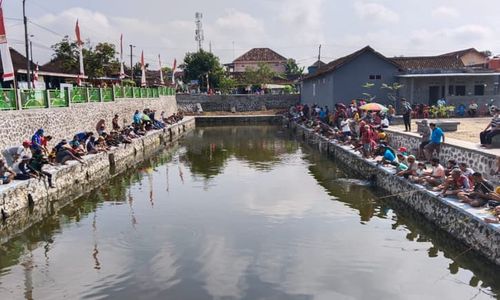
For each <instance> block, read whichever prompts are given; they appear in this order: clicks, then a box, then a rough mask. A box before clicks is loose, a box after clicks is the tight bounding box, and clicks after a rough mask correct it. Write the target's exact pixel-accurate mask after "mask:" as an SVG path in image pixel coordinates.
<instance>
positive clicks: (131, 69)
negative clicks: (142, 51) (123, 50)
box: [130, 44, 135, 81]
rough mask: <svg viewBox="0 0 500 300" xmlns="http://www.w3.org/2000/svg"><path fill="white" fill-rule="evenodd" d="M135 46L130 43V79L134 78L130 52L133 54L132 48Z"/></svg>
mask: <svg viewBox="0 0 500 300" xmlns="http://www.w3.org/2000/svg"><path fill="white" fill-rule="evenodd" d="M134 48H135V46H134V45H132V44H130V78H131V79H132V81H133V80H134V65H133V63H134V62H133V61H132V54H133V52H132V51H133V49H134Z"/></svg>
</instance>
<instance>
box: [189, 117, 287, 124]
mask: <svg viewBox="0 0 500 300" xmlns="http://www.w3.org/2000/svg"><path fill="white" fill-rule="evenodd" d="M282 122H283V117H282V116H276V115H251V116H246V115H226V116H197V117H196V125H198V126H217V125H248V124H270V125H273V124H274V125H276V124H277V125H281V123H282Z"/></svg>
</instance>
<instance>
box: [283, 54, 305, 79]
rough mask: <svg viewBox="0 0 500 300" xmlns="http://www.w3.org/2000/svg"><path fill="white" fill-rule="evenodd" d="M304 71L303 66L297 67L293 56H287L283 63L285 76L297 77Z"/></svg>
mask: <svg viewBox="0 0 500 300" xmlns="http://www.w3.org/2000/svg"><path fill="white" fill-rule="evenodd" d="M303 73H304V67H299V66H298V65H297V62H296V61H295V59H293V58H289V59H287V61H286V65H285V75H286V76H287V77H299V76H300V75H302V74H303Z"/></svg>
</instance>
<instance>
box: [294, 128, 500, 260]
mask: <svg viewBox="0 0 500 300" xmlns="http://www.w3.org/2000/svg"><path fill="white" fill-rule="evenodd" d="M288 125H289V127H290V129H291V130H292V131H293V132H294V133H295V134H296V135H297V136H298V137H299V138H300V139H303V140H304V142H305V143H308V144H310V145H313V146H314V147H316V148H317V149H319V151H320V152H323V153H325V155H328V156H329V157H332V158H333V159H335V160H336V161H338V162H339V163H341V164H343V165H345V166H346V167H348V168H349V169H350V170H352V171H353V172H355V173H358V174H359V175H360V176H362V177H364V178H367V179H371V180H374V182H375V184H376V186H377V187H380V188H381V189H383V190H385V191H387V192H388V193H389V194H391V195H398V196H397V197H398V199H399V200H400V201H401V202H403V203H404V204H406V205H408V206H409V207H411V208H413V209H414V210H415V211H417V212H418V213H420V214H422V215H423V216H424V217H425V218H426V219H428V220H429V221H430V222H432V223H434V224H435V225H437V226H438V227H439V228H441V229H442V230H444V231H446V232H448V233H449V234H451V235H452V236H453V237H455V238H456V239H457V240H459V241H461V242H463V243H465V244H466V245H468V246H469V247H470V248H471V249H474V250H476V251H477V252H479V253H481V254H482V255H484V256H485V257H487V258H488V259H489V260H491V261H493V262H494V263H496V264H497V265H500V225H498V224H487V223H485V222H484V221H483V218H484V217H491V214H489V213H488V212H487V211H486V210H485V209H475V208H471V207H469V206H468V205H466V204H463V203H460V202H459V201H458V200H457V199H453V198H441V197H438V196H437V193H436V192H432V191H429V190H427V189H425V188H424V187H423V186H420V185H416V184H412V183H410V182H409V181H408V180H406V179H404V178H401V177H397V176H394V169H391V168H390V167H381V166H377V165H376V163H375V161H374V160H366V159H363V158H362V157H361V155H360V154H359V153H356V152H355V151H353V150H352V148H351V147H350V146H344V145H341V144H338V143H337V142H335V141H330V140H328V139H327V138H325V137H323V136H320V135H318V134H316V133H315V132H314V131H313V130H311V129H308V128H306V127H304V126H302V125H298V124H296V123H293V122H290V123H288Z"/></svg>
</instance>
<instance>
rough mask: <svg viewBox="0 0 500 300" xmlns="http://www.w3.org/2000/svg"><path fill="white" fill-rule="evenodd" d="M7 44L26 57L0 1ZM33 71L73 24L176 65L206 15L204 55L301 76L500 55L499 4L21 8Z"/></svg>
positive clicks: (128, 1) (117, 0) (303, 1)
mask: <svg viewBox="0 0 500 300" xmlns="http://www.w3.org/2000/svg"><path fill="white" fill-rule="evenodd" d="M3 7H4V17H5V18H6V20H5V22H6V27H7V28H6V29H7V37H8V40H9V43H10V45H11V46H12V47H14V48H16V49H18V50H21V51H22V53H24V42H23V41H24V28H23V24H22V1H21V0H3ZM26 10H27V16H28V19H29V20H30V23H29V24H28V26H29V29H28V30H29V33H30V35H33V37H32V40H33V56H34V61H38V62H39V63H40V64H43V63H45V62H47V61H49V60H50V58H51V55H52V51H51V49H50V46H51V45H53V44H55V43H57V42H58V41H60V40H61V39H62V37H63V36H65V35H69V36H70V37H71V38H74V27H75V22H76V20H77V19H79V23H80V27H81V33H82V37H83V39H85V40H89V41H90V44H91V45H95V44H96V43H98V42H103V41H106V42H112V43H115V44H116V45H117V46H118V45H119V39H120V34H122V33H123V35H124V55H125V58H124V60H125V61H126V62H127V64H128V62H129V61H130V56H129V55H130V48H129V47H128V45H129V44H133V45H135V46H136V47H135V48H134V57H133V59H134V61H137V59H138V58H139V56H138V55H137V54H139V53H140V51H142V50H143V51H144V53H145V58H146V62H147V63H150V65H151V68H157V67H158V64H159V63H158V55H159V54H160V55H161V56H162V64H163V66H171V65H172V63H173V60H174V58H175V59H177V61H178V63H181V62H182V60H183V58H184V56H185V54H186V52H193V51H196V50H197V44H196V42H195V40H194V30H195V22H194V21H195V20H194V16H195V13H196V12H201V13H203V27H204V32H205V42H204V45H203V47H204V49H205V50H209V46H210V44H211V46H212V47H211V48H212V52H213V53H214V54H215V55H217V56H219V57H220V60H221V62H222V63H229V62H231V61H232V60H233V59H234V58H236V57H238V56H239V55H241V54H243V53H245V52H246V51H248V50H250V49H251V48H254V47H268V48H271V49H273V50H275V51H277V52H278V53H280V54H281V55H283V56H285V57H288V58H294V59H296V60H297V62H298V63H299V64H300V65H302V66H308V65H310V64H312V63H314V61H316V59H317V56H318V47H319V45H320V44H321V45H322V60H323V61H325V62H329V61H331V60H334V59H336V58H339V57H341V56H344V55H347V54H349V53H351V52H353V51H356V50H358V49H360V48H362V47H364V46H366V45H370V46H372V47H373V48H374V49H375V50H377V51H379V52H380V53H382V54H384V55H386V56H400V55H404V56H415V55H435V54H440V53H445V52H450V51H455V50H460V49H465V48H470V47H474V48H476V49H478V50H480V51H481V50H490V51H492V52H493V53H494V54H500V18H499V16H498V12H499V10H498V0H475V1H470V0H353V1H348V0H252V1H244V0H184V1H178V0H176V1H173V0H161V1H160V0H141V1H137V0H26Z"/></svg>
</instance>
